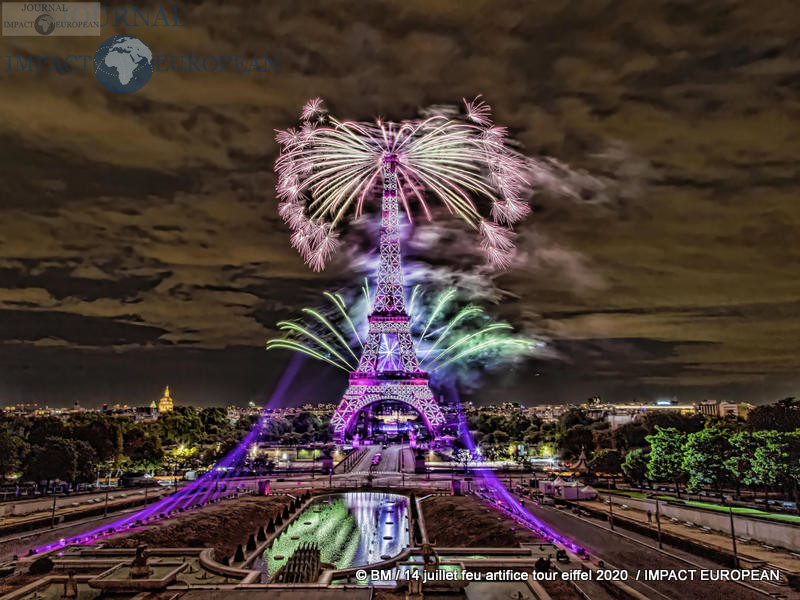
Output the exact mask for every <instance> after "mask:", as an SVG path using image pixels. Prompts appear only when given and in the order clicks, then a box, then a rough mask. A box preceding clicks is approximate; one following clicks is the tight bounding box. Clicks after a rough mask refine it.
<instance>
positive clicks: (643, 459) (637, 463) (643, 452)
mask: <svg viewBox="0 0 800 600" xmlns="http://www.w3.org/2000/svg"><path fill="white" fill-rule="evenodd" d="M649 462H650V453H649V452H648V450H647V448H634V449H633V450H629V451H628V453H627V454H626V455H625V460H624V461H623V462H622V472H623V473H625V477H627V478H628V479H629V480H631V481H635V482H636V483H637V484H639V487H640V488H641V487H643V484H644V480H645V479H646V478H647V465H648V464H649Z"/></svg>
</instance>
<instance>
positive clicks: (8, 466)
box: [0, 428, 27, 479]
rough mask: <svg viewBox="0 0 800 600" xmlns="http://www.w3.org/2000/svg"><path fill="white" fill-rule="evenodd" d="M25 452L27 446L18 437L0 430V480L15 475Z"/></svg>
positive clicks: (3, 429)
mask: <svg viewBox="0 0 800 600" xmlns="http://www.w3.org/2000/svg"><path fill="white" fill-rule="evenodd" d="M26 451H27V444H25V442H24V441H22V440H21V439H20V438H19V437H17V436H13V435H11V434H10V433H9V432H8V431H6V429H5V428H0V479H2V478H4V477H7V476H9V475H11V474H12V473H16V472H17V471H18V470H19V468H20V465H21V463H22V457H23V456H24V455H25V453H26Z"/></svg>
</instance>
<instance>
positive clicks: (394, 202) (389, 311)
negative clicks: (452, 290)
mask: <svg viewBox="0 0 800 600" xmlns="http://www.w3.org/2000/svg"><path fill="white" fill-rule="evenodd" d="M396 165H397V158H396V156H394V155H391V154H389V155H387V156H385V157H384V158H383V201H382V205H381V237H380V262H379V266H378V286H377V290H376V292H375V300H374V303H373V308H372V314H370V316H369V317H368V320H369V330H368V332H367V339H366V342H365V343H364V349H363V352H362V354H361V359H360V360H359V362H358V369H357V370H356V371H351V372H350V383H349V385H348V387H347V390H346V391H345V393H344V397H343V398H342V401H341V402H340V403H339V406H338V407H337V408H336V412H335V413H334V415H333V418H332V419H331V424H332V425H333V433H334V437H335V438H336V440H337V441H338V442H344V441H345V438H346V437H347V434H348V432H349V430H350V429H351V428H352V426H353V425H354V422H355V419H356V417H357V416H358V414H359V413H360V412H361V411H362V410H363V409H364V408H366V407H367V406H370V405H371V404H374V403H376V402H381V401H385V400H394V401H397V402H402V403H404V404H407V405H409V406H411V407H412V408H414V409H415V410H416V411H417V412H418V413H419V414H420V415H421V416H422V420H423V421H424V422H425V425H426V427H427V428H428V430H429V431H430V432H431V434H433V435H434V437H438V435H439V429H440V427H441V426H442V425H443V424H444V416H443V415H442V411H441V410H440V409H439V405H438V404H437V403H436V400H435V399H434V397H433V394H432V393H431V389H430V386H429V385H428V380H429V378H428V373H426V372H425V371H423V370H422V368H421V367H420V365H419V361H418V360H417V354H416V350H415V348H414V341H413V339H412V338H411V331H410V329H409V316H408V314H407V313H406V301H405V293H404V291H403V271H402V262H401V256H400V222H399V211H398V199H397V177H396V175H395V167H396Z"/></svg>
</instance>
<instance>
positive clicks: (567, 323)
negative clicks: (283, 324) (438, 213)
mask: <svg viewBox="0 0 800 600" xmlns="http://www.w3.org/2000/svg"><path fill="white" fill-rule="evenodd" d="M104 4H106V3H104ZM139 4H145V3H139ZM233 4H234V3H224V4H223V3H210V2H204V3H202V4H200V5H198V6H191V7H190V6H189V5H179V6H180V8H179V12H180V14H181V15H182V16H183V17H184V18H185V20H186V21H187V22H188V26H187V27H184V28H172V27H170V28H166V27H130V28H124V27H120V28H114V27H104V28H103V35H102V36H101V37H61V38H59V37H49V38H43V37H13V38H12V37H3V38H0V47H2V53H0V54H2V57H3V63H2V64H0V114H2V117H3V118H2V119H0V140H1V143H0V155H1V156H2V159H1V160H0V179H1V182H2V190H3V191H2V194H0V405H7V404H13V403H17V402H39V403H41V404H44V403H49V404H50V405H56V406H59V405H62V406H66V405H70V404H72V402H73V401H75V400H79V401H80V402H81V404H83V405H85V406H97V405H100V404H101V403H103V402H109V403H115V402H122V403H129V404H145V403H149V402H150V401H151V400H153V399H157V398H158V397H160V392H161V390H162V389H163V386H164V385H166V384H170V385H171V387H172V390H173V395H174V396H175V398H176V400H177V402H178V403H193V404H199V405H212V404H215V405H220V404H245V403H246V402H248V401H250V400H254V401H256V402H259V401H263V400H264V399H265V398H267V397H268V396H269V393H270V392H271V390H272V389H273V387H274V385H275V382H276V381H277V378H278V377H279V375H280V373H281V371H282V370H283V368H284V367H285V366H286V364H287V363H288V361H289V359H290V356H289V355H288V354H287V353H283V354H282V353H273V352H270V353H267V352H266V350H264V341H265V340H266V338H267V337H269V336H270V335H272V334H274V333H275V329H274V324H275V322H276V321H277V320H279V319H282V318H286V317H289V316H291V315H293V314H295V313H296V312H297V310H298V309H299V308H300V307H302V306H305V305H309V304H311V305H313V304H315V303H317V299H318V296H319V294H320V292H321V291H322V290H326V289H336V288H339V287H343V286H350V285H358V284H359V283H360V277H361V276H362V275H363V273H357V274H356V273H355V269H353V268H351V267H352V266H353V265H352V264H351V263H352V260H353V253H348V252H340V253H339V254H340V255H339V261H338V262H337V263H335V264H333V265H332V266H331V267H330V268H329V269H328V270H326V271H325V272H323V273H322V274H315V273H313V272H311V271H310V270H309V269H307V268H306V267H305V266H304V265H303V263H302V261H301V259H300V258H299V256H298V255H297V254H296V253H295V252H294V250H292V249H291V248H290V247H289V243H288V238H289V235H288V229H287V228H286V227H285V225H284V224H283V223H282V222H281V221H280V219H279V218H278V216H277V211H276V205H277V202H276V200H275V193H274V183H275V178H274V174H273V172H272V165H273V162H274V160H275V157H276V153H277V144H276V143H275V141H274V139H273V135H274V130H275V129H278V128H285V127H288V126H292V125H294V124H295V123H296V121H297V117H298V112H299V109H300V107H301V106H302V104H303V103H304V102H305V100H306V99H307V98H309V97H313V96H322V97H323V98H325V99H326V101H327V103H328V106H329V107H330V108H331V110H332V112H333V113H334V114H336V115H337V116H339V117H341V118H351V119H363V120H367V119H371V118H373V117H375V116H378V115H381V116H384V117H386V118H395V119H402V118H408V117H412V116H414V115H415V114H416V113H417V111H418V109H420V108H423V107H425V106H428V105H430V104H439V103H453V102H458V101H459V100H460V99H461V98H462V96H467V97H473V96H475V95H476V94H478V93H483V94H484V96H485V97H486V99H487V100H488V101H489V102H490V103H491V104H492V106H493V107H494V109H495V116H496V120H497V122H498V123H500V124H505V125H508V126H509V127H510V130H511V132H512V135H513V136H514V137H515V138H516V139H518V140H520V142H521V143H522V144H523V149H524V152H525V153H526V154H529V155H532V156H538V157H552V158H553V159H556V160H557V161H559V164H560V165H561V167H560V168H559V172H560V174H561V175H560V177H561V178H563V179H559V180H558V181H554V182H553V185H552V186H545V188H544V189H542V190H541V193H539V194H538V195H537V196H536V197H535V198H534V199H533V205H534V213H533V214H532V215H531V216H530V217H529V218H528V219H527V220H526V221H525V222H524V224H523V225H522V226H521V227H519V232H520V245H521V250H522V253H521V258H520V260H519V261H518V264H517V265H516V266H515V268H514V269H512V270H511V271H509V272H507V273H505V274H502V275H499V276H497V277H495V278H494V279H493V280H489V279H488V278H486V276H485V274H484V273H483V271H480V267H478V266H474V267H472V268H473V270H475V271H476V272H477V271H480V272H481V273H482V275H481V276H482V277H483V278H484V280H485V281H486V282H487V285H491V286H493V287H495V288H496V292H497V293H496V294H494V296H495V300H496V304H495V306H493V307H492V312H493V314H496V315H497V316H498V317H502V318H505V319H508V320H509V321H510V322H511V323H513V324H514V325H516V326H517V327H519V328H520V329H522V330H524V331H534V332H537V333H538V334H539V335H541V336H542V337H543V338H544V339H546V340H548V342H549V348H550V349H551V350H550V354H549V357H548V358H547V359H542V360H536V361H531V362H529V363H528V364H526V365H524V366H523V367H520V368H519V369H517V372H516V373H515V374H513V375H512V374H510V373H507V372H503V373H502V375H496V376H494V377H491V378H489V379H487V380H486V381H485V386H484V388H483V389H481V390H478V391H477V392H475V393H473V395H472V398H473V399H474V400H476V401H479V402H488V401H495V400H506V399H513V400H518V401H521V402H525V403H535V402H538V403H560V402H570V401H572V402H577V401H583V400H584V399H585V398H587V397H589V396H593V395H601V396H602V397H603V398H604V399H606V400H609V401H616V402H621V401H629V400H633V399H639V400H646V399H655V398H660V397H665V396H666V397H677V398H678V399H679V400H681V401H697V400H702V399H704V398H719V399H730V400H748V401H752V402H755V403H760V402H766V401H772V400H775V399H778V398H780V397H783V396H787V395H795V394H796V393H797V389H798V383H800V382H799V381H798V367H800V320H799V319H798V317H800V277H798V268H799V267H800V243H798V239H800V208H798V199H799V198H800V179H798V160H799V159H798V157H799V156H800V129H798V123H799V122H800V121H798V118H800V101H799V100H798V98H800V77H799V75H800V41H799V40H798V36H797V31H798V29H799V28H800V15H798V12H797V9H796V7H794V8H792V5H791V4H790V3H784V2H755V1H752V2H716V1H711V2H690V1H686V2H672V3H665V2H642V1H641V0H631V1H621V0H613V1H612V0H609V1H607V2H602V1H585V2H573V1H557V0H555V1H548V2H525V1H508V2H495V1H486V2H466V1H465V0H453V1H436V2H432V1H430V0H404V1H403V2H386V3H384V2H358V3H356V2H347V3H345V2H298V1H296V0H292V1H270V2H264V3H261V4H260V7H257V8H256V7H250V6H249V3H248V5H247V8H245V7H244V6H245V3H239V4H241V6H235V5H233ZM174 5H175V4H169V5H168V6H174ZM789 11H792V12H789ZM115 33H128V34H131V35H135V36H136V37H139V38H140V39H141V40H142V41H143V42H145V43H146V44H147V45H148V46H149V47H150V49H151V50H152V51H153V53H154V54H156V55H165V54H176V55H201V56H202V55H217V56H219V55H231V54H244V55H259V56H261V55H265V54H266V55H270V56H274V55H277V56H278V62H277V71H276V72H271V73H227V74H221V73H196V72H193V73H185V72H184V73H176V72H171V71H170V72H157V73H155V74H154V75H153V77H152V79H151V80H150V82H149V83H148V84H147V85H146V86H145V87H144V88H143V89H142V90H140V91H138V92H136V93H134V94H131V95H128V96H123V95H117V94H113V93H111V92H109V91H107V90H105V89H104V88H103V87H102V86H101V85H100V84H99V83H98V82H97V80H96V79H95V78H94V76H93V74H92V73H91V72H87V73H80V72H79V73H47V72H45V73H8V72H6V61H7V58H6V57H7V56H9V55H29V54H33V55H51V56H52V55H59V56H65V55H68V54H77V55H92V54H94V51H95V49H96V48H97V47H98V46H99V45H100V43H101V42H102V41H103V40H104V39H106V38H107V37H109V36H111V35H113V34H115ZM441 225H442V226H444V227H449V226H453V228H454V229H455V230H456V231H459V232H463V237H461V238H459V239H458V241H457V243H455V244H444V243H442V244H438V245H437V244H433V247H432V248H430V249H429V255H430V260H431V261H436V262H437V264H440V265H441V264H446V263H447V261H448V259H450V258H454V257H455V256H456V255H457V247H458V243H460V244H463V245H466V246H469V245H474V244H475V238H474V237H472V236H473V234H471V233H469V232H467V231H465V230H462V229H460V228H459V227H457V226H456V224H455V223H453V222H449V223H448V221H447V219H446V218H445V219H444V220H443V222H442V223H441ZM417 258H418V259H419V258H420V257H417ZM459 268H462V269H466V273H467V275H468V274H469V272H470V271H469V269H470V267H469V265H468V266H467V267H464V265H463V264H461V265H460V267H459ZM465 276H466V275H465ZM303 374H304V377H303V378H302V380H301V382H299V383H298V384H297V385H296V386H295V387H294V388H293V391H292V394H291V398H290V399H289V400H290V401H292V402H304V401H311V402H317V401H327V402H336V401H338V399H339V396H340V394H341V392H342V391H343V390H344V387H345V385H346V380H345V377H344V375H343V374H341V373H339V372H334V371H333V370H332V369H326V368H322V367H319V366H317V365H315V364H313V363H311V362H310V361H309V362H307V363H306V365H305V367H304V370H303Z"/></svg>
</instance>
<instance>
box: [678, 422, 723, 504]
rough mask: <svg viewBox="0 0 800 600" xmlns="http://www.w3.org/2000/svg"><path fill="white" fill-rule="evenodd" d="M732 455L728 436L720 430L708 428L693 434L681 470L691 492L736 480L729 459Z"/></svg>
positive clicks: (685, 450)
mask: <svg viewBox="0 0 800 600" xmlns="http://www.w3.org/2000/svg"><path fill="white" fill-rule="evenodd" d="M732 452H733V446H731V443H730V441H729V436H728V432H726V431H724V430H723V429H722V428H720V427H718V426H712V427H707V428H706V429H702V430H701V431H696V432H695V433H690V434H689V435H688V436H687V438H686V443H685V444H684V445H683V461H682V463H681V466H682V468H683V470H684V471H686V472H687V473H688V474H689V484H688V488H689V490H690V491H696V490H699V489H702V488H703V487H704V486H707V485H712V486H714V488H716V489H719V486H720V484H722V483H723V482H725V481H729V480H731V479H733V473H731V471H730V469H729V468H728V464H727V462H726V461H727V459H728V458H729V457H730V455H731V453H732Z"/></svg>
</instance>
